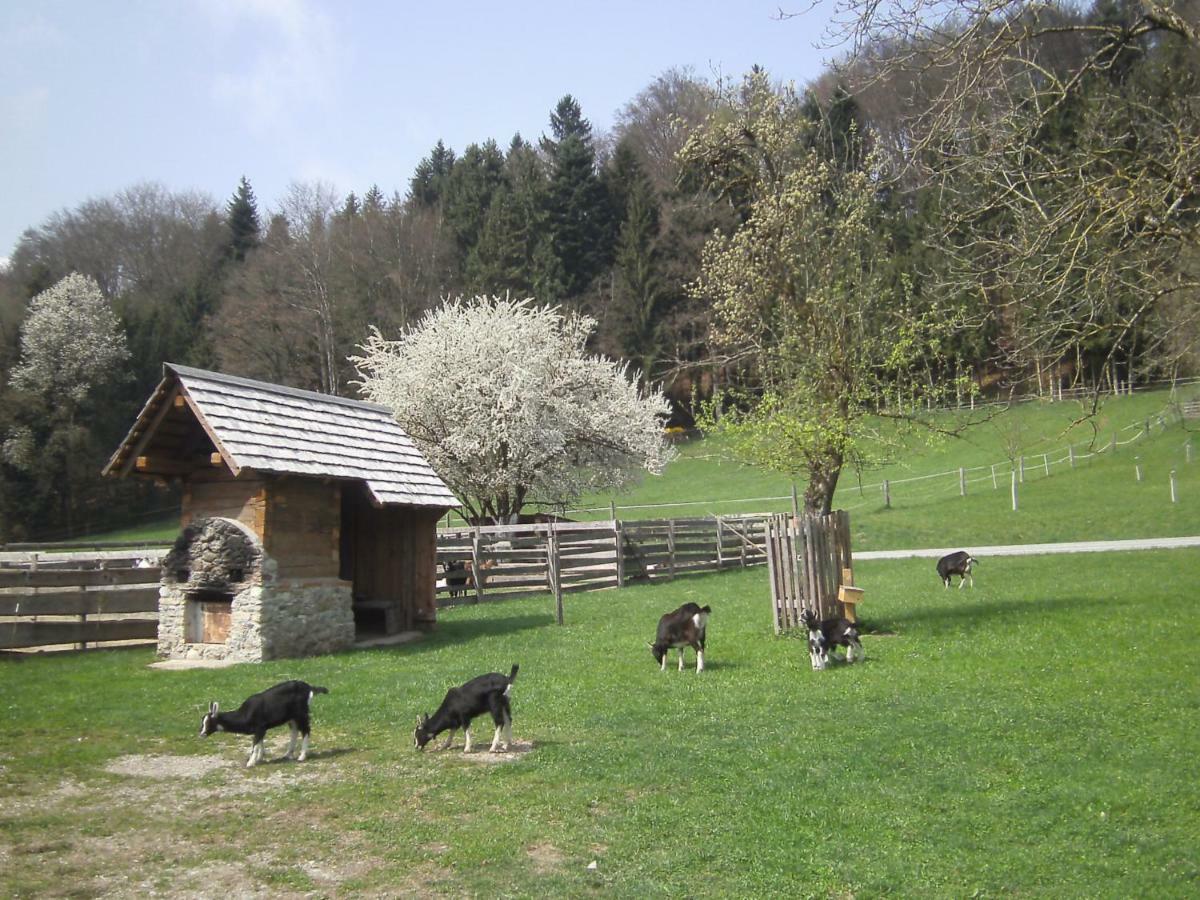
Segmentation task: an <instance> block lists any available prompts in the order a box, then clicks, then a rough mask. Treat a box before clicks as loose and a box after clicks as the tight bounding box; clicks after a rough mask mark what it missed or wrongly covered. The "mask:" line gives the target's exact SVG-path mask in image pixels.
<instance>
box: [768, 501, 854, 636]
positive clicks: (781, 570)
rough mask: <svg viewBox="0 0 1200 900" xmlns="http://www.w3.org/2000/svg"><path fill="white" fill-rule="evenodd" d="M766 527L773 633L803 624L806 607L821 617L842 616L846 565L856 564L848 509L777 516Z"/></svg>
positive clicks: (848, 566)
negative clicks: (840, 597) (841, 592)
mask: <svg viewBox="0 0 1200 900" xmlns="http://www.w3.org/2000/svg"><path fill="white" fill-rule="evenodd" d="M766 532H767V566H768V572H769V576H770V581H771V609H772V613H773V619H774V626H775V633H776V634H779V633H780V632H781V631H785V630H786V629H789V628H796V627H799V625H800V613H801V612H802V611H803V610H805V609H811V610H813V611H814V612H815V613H817V615H818V616H820V617H821V618H828V617H830V616H835V615H842V614H843V613H842V608H841V604H840V603H839V602H838V588H839V587H840V586H841V584H842V570H843V569H850V568H852V566H851V563H852V560H851V555H850V514H849V513H848V512H846V511H845V510H836V511H834V512H832V513H830V514H829V515H827V516H805V517H803V518H801V519H794V518H792V517H791V516H773V517H771V519H770V520H769V521H768V522H767V523H766Z"/></svg>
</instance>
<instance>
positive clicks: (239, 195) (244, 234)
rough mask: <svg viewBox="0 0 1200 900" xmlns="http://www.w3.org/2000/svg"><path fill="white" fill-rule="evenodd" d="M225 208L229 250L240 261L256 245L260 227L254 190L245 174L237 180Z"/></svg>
mask: <svg viewBox="0 0 1200 900" xmlns="http://www.w3.org/2000/svg"><path fill="white" fill-rule="evenodd" d="M225 210H226V212H225V219H226V221H227V222H228V223H229V252H230V255H231V256H232V257H233V258H234V259H235V260H237V261H238V262H241V261H242V260H244V259H245V258H246V254H247V253H249V252H250V251H251V250H253V249H254V248H255V247H257V246H258V243H259V227H260V225H259V220H258V204H257V202H256V201H255V199H254V190H253V188H251V187H250V182H249V181H248V180H247V179H246V176H245V175H243V176H242V180H241V181H240V182H238V186H237V190H236V191H234V192H233V197H231V198H230V200H229V203H228V204H226V206H225Z"/></svg>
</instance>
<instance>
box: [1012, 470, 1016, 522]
mask: <svg viewBox="0 0 1200 900" xmlns="http://www.w3.org/2000/svg"><path fill="white" fill-rule="evenodd" d="M1012 506H1013V512H1016V511H1017V473H1016V472H1013V473H1012Z"/></svg>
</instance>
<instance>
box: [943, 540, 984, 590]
mask: <svg viewBox="0 0 1200 900" xmlns="http://www.w3.org/2000/svg"><path fill="white" fill-rule="evenodd" d="M977 562H979V560H977V559H976V558H975V557H973V556H972V555H971V554H970V553H968V552H967V551H966V550H959V551H958V552H957V553H947V554H946V555H945V556H943V557H942V558H941V559H939V560H938V564H937V573H938V577H939V578H941V579H942V584H943V585H945V586H946V587H950V578H951V577H952V576H954V575H957V576H958V587H959V590H962V586H963V582H964V581H966V580H967V579H968V578H970V579H971V587H975V576H973V575H972V574H971V566H973V565H974V564H975V563H977Z"/></svg>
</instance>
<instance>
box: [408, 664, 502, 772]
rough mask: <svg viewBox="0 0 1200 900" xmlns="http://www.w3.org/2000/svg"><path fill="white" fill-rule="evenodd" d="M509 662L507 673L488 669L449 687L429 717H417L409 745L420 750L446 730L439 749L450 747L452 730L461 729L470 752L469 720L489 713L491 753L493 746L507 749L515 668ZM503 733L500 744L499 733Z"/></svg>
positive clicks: (466, 750) (464, 750) (495, 748)
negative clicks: (440, 703) (446, 732)
mask: <svg viewBox="0 0 1200 900" xmlns="http://www.w3.org/2000/svg"><path fill="white" fill-rule="evenodd" d="M518 668H520V667H519V666H518V665H517V664H516V663H513V667H512V671H511V672H509V673H508V675H507V676H505V675H501V674H500V673H499V672H490V673H488V674H487V675H480V676H478V677H476V678H472V679H471V680H470V681H468V682H467V683H466V684H464V685H462V686H461V687H456V688H450V690H448V691H447V692H446V699H445V700H443V701H442V705H441V706H439V707H438V708H437V712H435V713H434V714H433V715H432V716H425V715H421V716H418V717H417V730H416V731H415V732H414V733H413V744H414V746H416V748H417V749H418V750H424V749H425V745H426V744H428V743H429V742H430V741H431V740H433V739H434V738H435V737H437V736H438V735H439V734H441V733H442V732H443V731H449V732H450V734H449V735H447V737H446V740H445V742H444V743H443V744H442V746H441V748H440V749H442V750H445V749H446V748H447V747H449V746H450V742H451V741H452V740H454V732H455V731H456V730H458V729H459V728H461V729H462V730H463V733H464V734H466V738H467V744H466V746H465V747H464V748H463V752H464V753H470V752H471V720H472V719H474V718H475V717H476V716H478V715H481V714H482V713H484V712H489V713H491V714H492V721H493V722H494V723H495V724H496V733H495V734H494V735H493V736H492V747H491V752H492V753H495V752H496V751H497V748H500V749H503V750H505V751H507V750H508V749H509V748H510V747H511V746H512V708H511V707H510V706H509V703H508V695H509V692H510V691H512V684H513V682H514V681H516V680H517V669H518ZM502 732H503V735H504V744H503V747H501V745H500V735H501V733H502Z"/></svg>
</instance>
